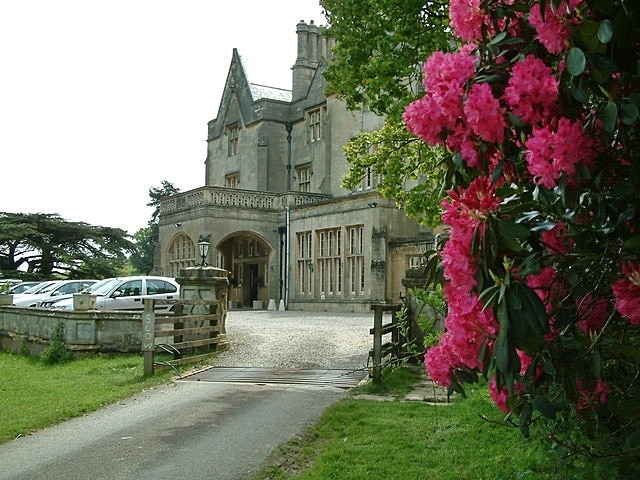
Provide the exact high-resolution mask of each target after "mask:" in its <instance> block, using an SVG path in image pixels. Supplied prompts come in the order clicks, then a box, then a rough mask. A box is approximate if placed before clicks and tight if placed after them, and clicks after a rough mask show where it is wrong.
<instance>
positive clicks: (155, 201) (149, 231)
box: [129, 180, 180, 275]
mask: <svg viewBox="0 0 640 480" xmlns="http://www.w3.org/2000/svg"><path fill="white" fill-rule="evenodd" d="M176 193H180V189H179V188H177V187H175V186H174V185H173V184H172V183H171V182H169V181H167V180H162V182H161V183H160V186H159V187H151V188H149V202H148V203H147V207H153V213H152V214H151V218H150V219H149V221H148V222H147V226H146V227H144V228H141V229H140V230H138V231H137V232H136V233H135V234H134V235H133V239H134V242H135V245H136V248H135V251H134V252H133V254H132V255H131V257H129V262H130V263H131V266H132V267H133V268H134V269H135V270H136V271H137V272H138V273H140V274H143V275H148V274H149V273H151V271H152V270H153V264H154V259H155V249H156V246H157V245H158V241H159V228H158V218H159V216H160V203H161V202H162V200H163V199H165V198H167V197H169V196H171V195H174V194H176Z"/></svg>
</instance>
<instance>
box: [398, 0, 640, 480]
mask: <svg viewBox="0 0 640 480" xmlns="http://www.w3.org/2000/svg"><path fill="white" fill-rule="evenodd" d="M638 9H639V6H638V2H637V1H630V0H629V1H625V0H546V1H531V0H529V1H526V0H493V1H488V0H486V1H481V0H451V2H450V20H451V28H452V30H453V32H454V33H455V35H456V36H457V37H459V39H460V40H461V42H462V45H461V47H460V48H459V49H457V50H456V51H455V52H448V53H444V52H438V53H435V54H433V55H432V56H431V57H430V58H428V59H427V60H426V62H425V65H424V87H425V94H424V96H423V97H422V98H420V99H418V100H416V101H414V102H413V103H411V104H409V105H408V106H407V107H406V109H405V113H404V121H405V123H406V125H407V127H408V129H409V130H410V131H411V132H412V133H413V134H414V135H416V136H418V137H420V138H421V139H422V140H423V141H424V142H426V143H428V144H430V145H433V146H441V147H445V148H446V149H447V151H448V152H449V154H448V156H447V179H448V181H449V182H450V183H451V185H452V186H453V187H452V188H451V189H450V191H449V192H448V197H447V198H446V199H445V200H444V201H443V203H442V206H443V209H444V214H443V217H442V218H443V223H444V224H446V225H447V226H448V227H449V228H448V238H447V239H446V242H445V243H444V246H443V247H442V249H441V251H440V252H439V255H440V257H439V258H438V262H439V265H441V266H442V273H443V274H444V282H445V286H444V294H445V298H446V301H447V305H448V314H447V318H446V321H445V332H444V333H443V335H442V337H441V340H440V343H439V345H437V346H435V347H432V348H430V349H429V350H428V351H427V353H426V356H425V364H426V368H427V371H428V373H429V375H430V376H431V377H432V378H433V379H434V380H435V381H437V382H438V383H439V384H441V385H446V386H449V387H451V388H452V389H455V390H461V389H462V384H463V383H465V382H469V381H475V380H477V379H478V377H479V375H484V376H485V377H486V378H488V379H489V382H488V384H489V388H490V391H491V396H492V398H493V399H494V401H495V402H496V404H497V405H498V406H499V407H500V408H501V409H502V410H504V411H505V412H506V413H507V414H508V415H509V418H511V419H513V420H515V422H516V423H517V424H518V425H520V427H521V429H522V431H523V432H524V433H525V434H529V431H530V426H531V425H532V424H533V423H535V422H536V420H538V419H540V420H543V421H542V422H539V423H541V424H544V425H546V427H547V428H546V431H551V432H552V438H553V441H554V442H556V444H558V445H562V446H565V447H568V448H570V449H571V451H572V452H573V453H580V454H585V455H588V456H591V457H593V458H601V459H608V460H611V461H612V463H611V464H612V465H613V464H615V465H616V467H615V468H617V469H618V470H617V471H618V472H626V471H630V470H629V469H632V470H633V469H634V468H637V462H635V460H637V458H640V255H639V254H640V220H639V216H638V209H639V208H640V152H639V149H640V128H639V125H640V114H639V106H640V77H639V75H640V70H639V66H640V13H639V12H638ZM430 265H436V263H435V262H434V261H432V262H430ZM621 459H622V460H626V461H622V462H620V461H618V462H617V463H616V461H615V460H621ZM629 459H632V460H634V461H628V460H629ZM634 465H635V466H634ZM612 468H613V467H612ZM634 471H635V470H634Z"/></svg>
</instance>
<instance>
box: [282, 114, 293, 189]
mask: <svg viewBox="0 0 640 480" xmlns="http://www.w3.org/2000/svg"><path fill="white" fill-rule="evenodd" d="M284 128H286V129H287V192H290V191H291V130H292V129H293V124H292V123H291V122H287V123H285V124H284Z"/></svg>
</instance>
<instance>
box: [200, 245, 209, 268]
mask: <svg viewBox="0 0 640 480" xmlns="http://www.w3.org/2000/svg"><path fill="white" fill-rule="evenodd" d="M210 246H211V244H210V243H209V242H205V241H204V240H202V241H200V242H198V251H199V252H200V257H201V258H202V263H200V266H201V267H206V266H207V262H206V258H207V255H208V254H209V247H210Z"/></svg>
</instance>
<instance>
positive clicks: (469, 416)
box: [254, 380, 561, 480]
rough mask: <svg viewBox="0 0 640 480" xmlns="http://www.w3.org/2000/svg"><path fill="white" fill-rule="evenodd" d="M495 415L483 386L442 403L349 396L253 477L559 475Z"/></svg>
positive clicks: (537, 448) (444, 479)
mask: <svg viewBox="0 0 640 480" xmlns="http://www.w3.org/2000/svg"><path fill="white" fill-rule="evenodd" d="M392 381H393V380H392ZM401 390H402V389H401ZM401 390H400V391H401ZM383 393H385V394H388V392H387V391H385V392H383ZM481 416H483V417H485V418H487V419H489V420H490V421H487V420H485V419H483V418H481ZM502 420H503V416H502V414H501V413H500V412H499V411H498V410H497V409H496V407H495V406H494V405H493V404H492V402H491V401H490V399H489V397H488V394H487V393H486V389H485V388H483V387H477V388H475V389H470V390H469V392H468V398H466V399H463V398H456V399H455V400H454V401H453V402H452V404H450V405H435V406H434V405H429V404H427V403H424V402H401V401H391V402H389V401H376V400H362V399H354V398H349V399H346V400H344V401H342V402H339V403H337V404H335V405H333V406H332V407H330V408H329V409H328V410H327V412H326V413H325V414H324V416H323V417H322V419H321V421H320V422H319V424H318V425H315V426H314V427H312V428H310V429H309V430H308V431H307V432H306V433H305V435H303V436H301V437H299V438H296V439H295V440H293V441H291V442H290V443H288V444H286V445H283V446H282V447H281V448H279V449H278V450H277V451H276V452H275V453H274V454H273V455H272V456H271V458H270V459H269V461H268V463H267V465H266V466H265V467H264V468H263V470H262V471H261V472H260V473H259V474H258V475H256V476H255V477H254V480H266V479H269V480H275V479H292V478H295V479H305V480H321V479H322V480H327V479H341V480H347V479H348V480H360V479H362V480H370V479H372V478H375V479H385V480H396V479H397V480H414V479H437V480H461V479H469V480H481V479H524V480H534V479H557V478H561V477H560V476H557V475H555V474H554V471H555V469H554V463H553V461H552V460H551V458H552V457H551V456H550V455H549V454H548V452H546V451H545V449H544V448H543V447H542V446H541V445H540V444H539V443H536V442H535V441H532V440H526V439H525V438H523V437H522V436H521V434H520V432H519V431H518V430H517V429H515V428H513V427H507V426H505V425H504V423H503V421H502Z"/></svg>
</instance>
